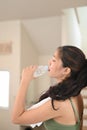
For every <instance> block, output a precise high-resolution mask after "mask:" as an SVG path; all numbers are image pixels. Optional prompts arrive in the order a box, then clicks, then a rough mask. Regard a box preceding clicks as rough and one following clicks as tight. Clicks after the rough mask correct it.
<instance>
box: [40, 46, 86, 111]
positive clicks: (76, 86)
mask: <svg viewBox="0 0 87 130" xmlns="http://www.w3.org/2000/svg"><path fill="white" fill-rule="evenodd" d="M57 50H58V52H59V56H60V58H61V60H62V62H63V67H69V68H70V69H71V74H70V77H68V78H67V79H65V80H63V81H62V82H61V83H58V84H56V85H54V86H51V87H50V88H49V89H48V90H47V91H46V93H44V94H43V95H41V97H40V99H39V101H41V100H43V99H44V98H47V97H51V99H52V100H51V101H52V106H53V108H54V105H53V101H54V100H66V99H68V98H70V97H74V96H77V95H79V94H80V92H81V90H82V89H83V88H84V87H86V85H87V60H86V57H85V55H84V53H83V52H82V51H81V50H80V49H79V48H77V47H75V46H61V47H58V48H57ZM54 109H55V108H54Z"/></svg>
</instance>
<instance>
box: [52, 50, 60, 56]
mask: <svg viewBox="0 0 87 130" xmlns="http://www.w3.org/2000/svg"><path fill="white" fill-rule="evenodd" d="M53 57H55V58H60V56H59V50H56V51H55V52H54V55H53Z"/></svg>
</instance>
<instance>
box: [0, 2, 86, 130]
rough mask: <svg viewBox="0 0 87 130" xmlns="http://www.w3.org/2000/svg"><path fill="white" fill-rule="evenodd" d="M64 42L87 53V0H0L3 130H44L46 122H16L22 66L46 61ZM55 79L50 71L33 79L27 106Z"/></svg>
mask: <svg viewBox="0 0 87 130" xmlns="http://www.w3.org/2000/svg"><path fill="white" fill-rule="evenodd" d="M61 45H75V46H77V47H79V48H81V49H82V50H83V51H84V52H85V54H86V55H87V0H76V1H73V0H67V1H66V0H61V1H60V0H42V1H41V0H26V1H25V0H22V1H21V0H15V1H12V0H7V1H5V0H3V1H0V79H1V81H0V95H1V98H0V122H1V123H0V130H31V129H34V130H45V128H44V127H43V125H41V126H40V127H36V128H31V127H30V125H23V124H21V125H14V124H13V123H12V121H11V113H12V108H13V104H14V100H15V97H16V93H17V90H18V88H19V83H20V77H21V72H22V69H23V68H24V67H26V66H29V65H31V64H35V65H47V64H48V61H49V59H50V58H51V56H52V55H53V53H54V51H55V49H56V48H57V47H58V46H61ZM2 72H3V73H2ZM3 74H4V76H2V75H3ZM1 77H2V78H1ZM5 77H6V78H5ZM54 82H55V81H54V79H50V78H49V77H48V75H47V74H44V75H43V76H41V77H39V78H37V79H36V80H35V81H33V82H32V83H31V86H30V88H29V90H28V92H27V97H26V107H29V106H30V105H33V104H35V103H36V102H37V100H38V98H39V96H40V94H41V93H43V92H44V91H46V90H47V88H48V87H49V86H50V85H51V84H53V83H54ZM82 95H83V98H84V120H83V130H87V88H85V89H84V90H83V91H82Z"/></svg>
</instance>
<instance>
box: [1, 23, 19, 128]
mask: <svg viewBox="0 0 87 130" xmlns="http://www.w3.org/2000/svg"><path fill="white" fill-rule="evenodd" d="M10 41H11V42H12V53H11V54H7V55H6V54H5V55H4V54H0V69H1V70H4V69H5V70H8V71H9V72H10V90H9V91H10V94H9V102H10V104H9V105H10V106H9V108H7V109H3V108H2V109H1V108H0V122H1V125H0V130H12V129H13V125H12V123H11V108H12V105H13V100H14V95H15V93H14V92H16V90H17V86H18V84H19V72H20V69H19V68H20V22H19V21H11V22H10V21H6V22H0V42H1V43H3V42H10ZM2 100H3V99H2ZM14 129H16V130H17V127H16V126H14Z"/></svg>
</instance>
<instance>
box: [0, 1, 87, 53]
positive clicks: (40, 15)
mask: <svg viewBox="0 0 87 130" xmlns="http://www.w3.org/2000/svg"><path fill="white" fill-rule="evenodd" d="M84 6H87V0H75V1H74V0H2V1H1V0H0V21H6V20H22V21H23V23H24V24H25V27H26V29H27V32H29V35H30V37H31V38H32V41H33V43H34V44H35V46H36V48H37V50H38V51H39V52H40V53H41V54H49V53H50V52H52V51H51V50H49V47H50V44H51V42H53V43H56V42H55V40H56V38H55V37H54V40H52V41H51V40H49V39H51V37H50V36H49V37H47V34H43V32H41V30H42V29H39V32H38V35H37V30H31V27H32V25H31V23H30V21H29V20H37V19H44V18H51V17H54V16H55V18H56V16H61V15H62V14H63V10H64V9H67V8H78V7H84ZM55 18H54V20H55ZM29 24H30V25H31V27H30V26H29ZM51 27H52V26H51ZM49 28H50V27H49ZM55 28H56V27H55ZM30 30H31V32H30ZM49 31H51V30H49ZM54 31H55V30H54ZM47 33H49V32H47ZM52 33H55V32H52ZM57 33H58V32H57V31H56V34H55V35H56V36H57ZM41 34H42V35H43V36H44V37H43V38H42V39H41V38H40V36H41ZM33 36H36V37H37V39H38V40H37V39H36V40H37V41H34V40H33ZM56 44H57V43H56ZM41 45H43V46H41ZM53 47H54V44H53V45H52V44H51V48H53ZM47 50H49V51H47ZM48 52H49V53H48Z"/></svg>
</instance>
